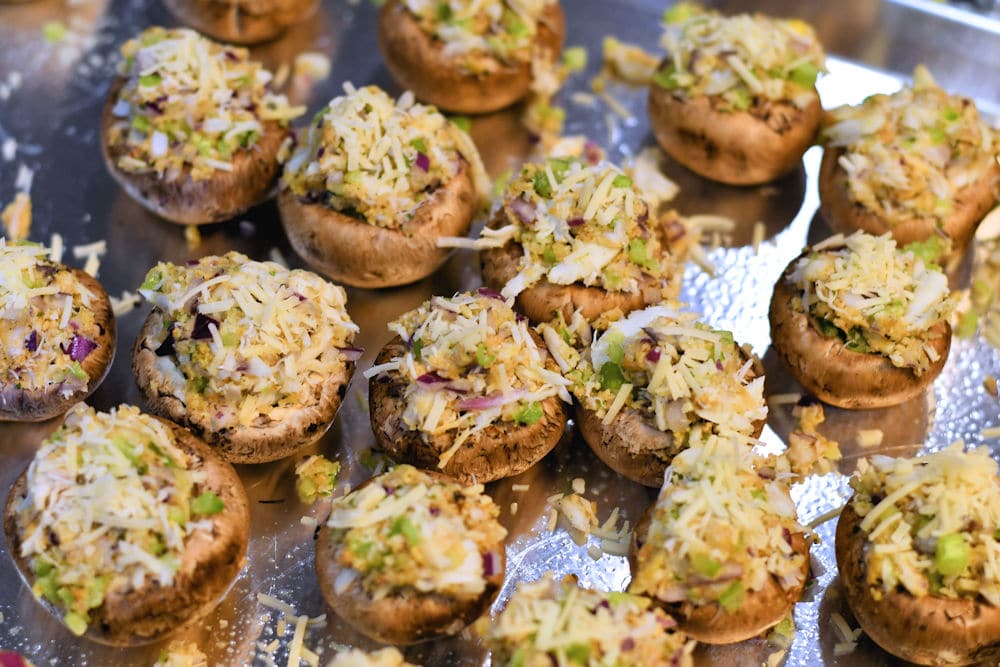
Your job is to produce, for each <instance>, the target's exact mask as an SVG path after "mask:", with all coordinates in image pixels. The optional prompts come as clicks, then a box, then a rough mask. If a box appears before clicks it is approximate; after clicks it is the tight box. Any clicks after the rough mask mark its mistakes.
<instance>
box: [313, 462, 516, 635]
mask: <svg viewBox="0 0 1000 667" xmlns="http://www.w3.org/2000/svg"><path fill="white" fill-rule="evenodd" d="M424 472H426V473H427V474H428V475H430V476H431V477H432V478H434V479H435V480H436V481H439V482H442V483H451V484H455V483H459V482H458V480H456V479H453V478H451V477H449V476H447V475H444V474H441V473H438V472H435V471H433V470H426V471H424ZM370 482H371V480H368V481H366V482H365V483H364V484H362V485H361V486H359V487H358V488H359V489H360V488H363V487H364V486H365V485H367V484H369V483H370ZM338 547H339V543H338V542H336V541H335V540H334V539H333V536H332V530H331V529H330V528H328V527H327V526H326V524H325V523H324V524H323V525H321V526H320V529H319V535H318V537H317V540H316V576H317V577H318V578H319V589H320V592H321V593H322V594H323V598H324V599H325V600H326V603H327V604H328V605H329V606H330V608H331V609H333V610H334V612H336V614H337V615H338V616H340V618H342V619H344V621H346V622H347V624H348V625H350V626H351V627H352V628H354V629H355V630H357V631H358V632H360V633H361V634H363V635H365V636H367V637H370V638H372V639H374V640H376V641H380V642H385V643H387V644H395V645H397V646H402V645H408V644H418V643H420V642H426V641H431V640H434V639H440V638H441V637H448V636H451V635H455V634H458V633H459V632H461V631H462V630H463V629H464V628H465V627H466V626H467V625H469V624H470V623H472V622H473V621H475V620H476V619H477V618H479V617H480V616H482V615H483V614H484V613H485V612H486V611H487V610H488V609H489V606H490V604H492V603H493V600H494V599H496V596H497V593H499V592H500V588H501V587H502V586H503V580H504V576H505V574H506V570H507V555H506V550H505V548H504V544H503V541H500V542H498V543H497V544H496V545H494V546H493V547H492V548H491V549H490V551H491V552H492V553H493V554H494V555H495V556H497V557H499V559H500V563H499V567H498V568H497V571H496V572H494V573H493V574H492V575H491V576H489V577H486V589H485V590H484V591H483V592H482V593H481V594H480V595H478V596H476V597H471V598H466V599H458V598H454V597H451V596H449V595H445V594H442V593H421V592H419V591H415V590H412V589H405V590H402V591H398V592H395V593H393V594H391V595H387V596H386V597H383V598H381V599H378V600H373V599H372V598H371V596H370V595H369V594H368V593H367V592H366V591H365V590H364V587H363V586H362V584H361V581H360V579H357V578H356V579H355V580H354V581H353V582H352V583H351V585H350V586H348V587H347V589H346V590H343V591H341V592H339V593H338V592H337V585H336V582H337V579H338V577H340V576H341V574H342V573H343V572H344V571H345V569H346V568H344V566H342V565H340V563H338V562H337V550H338ZM484 555H485V554H484Z"/></svg>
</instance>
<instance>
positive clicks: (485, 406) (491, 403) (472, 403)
mask: <svg viewBox="0 0 1000 667" xmlns="http://www.w3.org/2000/svg"><path fill="white" fill-rule="evenodd" d="M506 402H507V401H506V399H505V398H504V395H503V394H496V395H494V396H473V397H472V398H467V399H465V400H464V401H459V403H458V406H457V407H458V409H459V410H489V409H491V408H498V407H500V406H501V405H503V404H504V403H506Z"/></svg>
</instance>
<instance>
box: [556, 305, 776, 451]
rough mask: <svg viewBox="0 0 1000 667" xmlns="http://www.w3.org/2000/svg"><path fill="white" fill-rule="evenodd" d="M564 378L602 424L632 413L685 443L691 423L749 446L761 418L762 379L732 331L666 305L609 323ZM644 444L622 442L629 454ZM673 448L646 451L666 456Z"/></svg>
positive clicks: (764, 409)
mask: <svg viewBox="0 0 1000 667" xmlns="http://www.w3.org/2000/svg"><path fill="white" fill-rule="evenodd" d="M569 377H570V378H571V379H572V380H573V386H572V389H571V391H572V392H573V394H574V395H575V396H576V397H577V400H579V401H580V402H581V403H582V404H583V405H584V407H586V408H587V409H588V410H593V411H594V412H596V413H597V415H598V416H599V417H601V420H602V422H603V423H604V424H606V425H607V424H610V423H611V422H612V421H613V420H614V419H615V417H617V416H618V415H619V414H620V413H621V411H622V410H634V411H636V412H638V413H639V414H640V415H641V416H642V418H643V419H644V420H645V421H646V422H647V423H649V424H652V425H654V426H655V428H657V429H658V430H660V431H663V432H665V433H669V434H670V435H671V436H673V441H674V443H676V445H681V446H683V445H685V444H687V440H688V437H689V436H690V434H691V431H692V429H693V428H695V427H697V428H698V429H699V431H700V433H701V434H702V435H708V434H715V435H721V436H724V437H727V438H736V439H738V440H742V441H744V442H746V443H748V444H754V443H756V440H755V439H754V438H753V434H754V432H755V430H756V427H755V423H756V422H762V421H763V420H765V419H767V405H766V403H765V402H764V377H763V376H760V377H757V376H756V373H755V372H754V370H753V360H752V359H751V358H750V357H749V356H748V355H746V354H744V353H743V351H742V350H741V349H740V348H739V346H737V345H736V343H735V342H734V341H733V335H732V334H731V333H730V332H728V331H717V330H714V329H712V328H711V327H709V326H708V325H706V324H703V323H702V322H699V321H698V316H697V314H695V313H687V312H681V311H677V310H673V309H671V308H668V307H666V306H652V307H649V308H646V309H645V310H639V311H635V312H633V313H631V314H630V315H629V316H628V317H627V318H625V319H624V320H620V321H618V322H615V323H614V324H613V325H612V326H611V327H610V328H609V329H608V330H607V331H606V332H605V333H604V334H603V335H601V336H600V337H599V338H598V339H597V340H595V341H594V343H593V345H592V346H591V348H590V355H589V359H585V360H584V361H583V362H582V363H581V364H579V365H578V366H577V368H576V370H575V371H573V372H571V373H570V374H569ZM649 444H651V443H649V442H640V441H633V442H629V443H628V445H629V447H630V450H629V451H630V452H632V453H633V454H638V453H639V452H640V451H641V449H642V447H643V446H644V445H646V446H648V445H649ZM674 451H676V448H675V447H670V448H668V449H665V450H657V451H654V452H653V453H654V454H660V455H662V456H663V457H669V456H672V455H673V452H674Z"/></svg>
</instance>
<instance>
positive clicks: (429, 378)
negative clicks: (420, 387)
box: [417, 371, 449, 386]
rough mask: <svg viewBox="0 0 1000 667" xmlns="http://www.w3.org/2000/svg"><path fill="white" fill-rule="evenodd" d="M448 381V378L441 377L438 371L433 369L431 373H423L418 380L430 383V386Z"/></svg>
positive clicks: (426, 383) (422, 382)
mask: <svg viewBox="0 0 1000 667" xmlns="http://www.w3.org/2000/svg"><path fill="white" fill-rule="evenodd" d="M448 381H449V380H448V378H446V377H441V376H440V375H438V374H437V371H431V372H430V373H424V374H423V375H421V376H420V377H418V378H417V382H418V383H420V384H425V385H428V386H431V385H435V384H443V383H446V382H448Z"/></svg>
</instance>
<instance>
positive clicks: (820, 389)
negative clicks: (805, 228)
mask: <svg viewBox="0 0 1000 667" xmlns="http://www.w3.org/2000/svg"><path fill="white" fill-rule="evenodd" d="M797 261H798V260H797V259H796V260H793V261H792V263H791V264H789V265H788V268H786V269H785V272H784V273H783V274H782V276H781V278H779V279H778V282H777V284H776V285H775V286H774V294H773V296H772V297H771V309H770V321H771V341H772V344H773V345H774V349H775V351H776V352H777V353H778V356H779V357H780V358H781V361H782V362H783V363H784V365H785V367H786V368H787V369H788V372H789V373H791V375H792V377H794V378H795V380H796V381H798V383H799V384H801V385H802V387H803V388H804V389H805V390H806V391H808V392H809V393H810V394H812V395H814V396H816V397H817V398H819V399H820V400H821V401H823V402H824V403H829V404H830V405H835V406H837V407H839V408H847V409H848V410H870V409H872V408H885V407H889V406H891V405H899V404H900V403H903V402H905V401H907V400H909V399H911V398H913V397H914V396H916V395H917V394H919V393H920V392H922V391H923V390H924V389H925V388H926V387H928V386H929V385H930V384H931V383H932V382H933V381H934V378H936V377H937V376H938V375H939V374H940V373H941V369H943V368H944V364H945V362H946V361H947V360H948V352H949V350H950V349H951V325H949V324H948V323H947V322H944V321H942V322H938V323H937V324H935V325H934V326H933V327H932V328H931V330H930V331H931V333H932V334H933V335H935V336H937V337H936V338H931V339H930V340H929V341H928V343H929V344H930V345H931V346H932V347H933V348H934V350H935V351H936V352H937V353H938V360H937V361H935V362H934V363H933V364H932V365H931V367H930V368H929V369H928V370H926V371H925V372H924V373H923V375H919V376H918V375H916V374H914V372H913V371H912V370H910V369H909V368H900V367H898V366H894V365H893V363H892V362H891V361H890V360H889V358H888V357H885V356H883V355H881V354H874V353H873V354H867V353H863V352H853V351H851V350H849V349H847V347H846V346H845V344H844V342H843V341H842V340H840V338H827V337H825V336H823V335H822V334H820V333H819V332H818V331H817V330H816V329H815V328H814V327H813V326H812V325H811V324H810V323H809V318H808V316H806V314H805V313H802V312H799V311H797V310H795V309H794V308H792V305H791V303H792V298H793V297H795V296H798V294H797V292H796V290H795V288H794V287H793V286H792V284H791V283H790V282H789V281H788V274H789V273H790V272H791V270H792V268H793V266H794V265H795V262H797Z"/></svg>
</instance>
